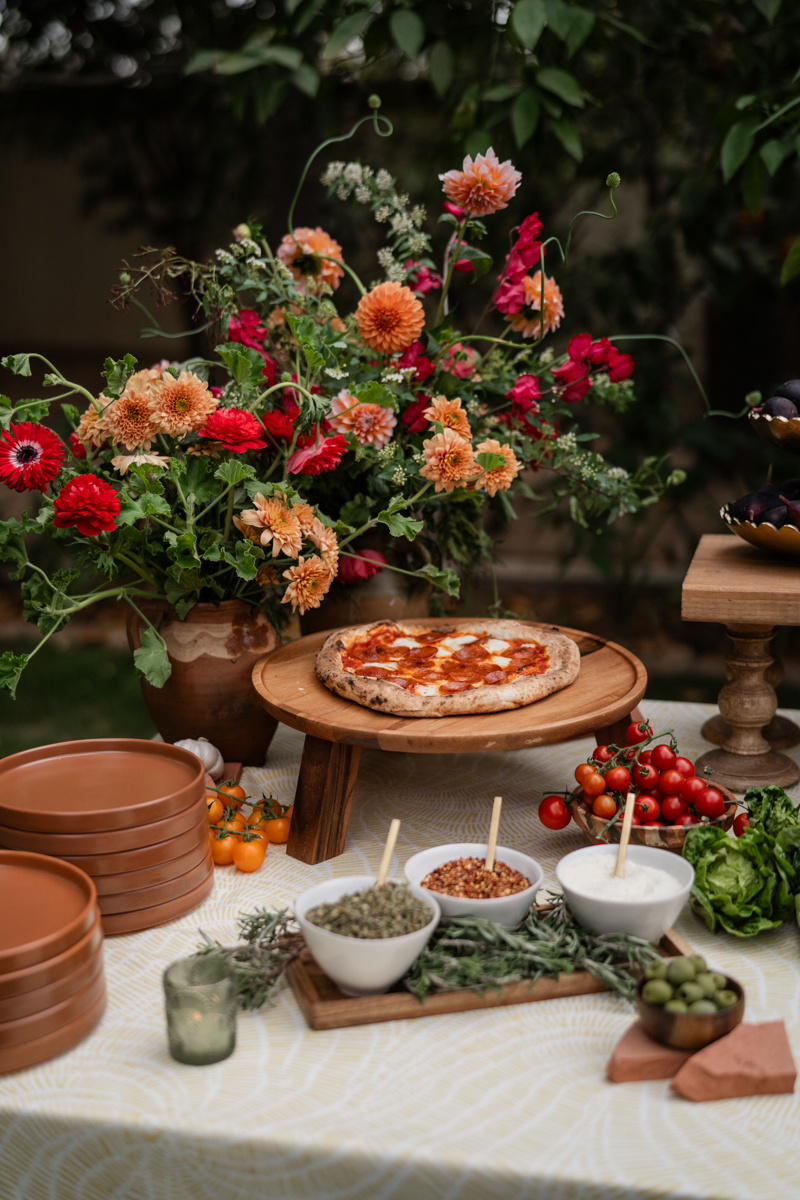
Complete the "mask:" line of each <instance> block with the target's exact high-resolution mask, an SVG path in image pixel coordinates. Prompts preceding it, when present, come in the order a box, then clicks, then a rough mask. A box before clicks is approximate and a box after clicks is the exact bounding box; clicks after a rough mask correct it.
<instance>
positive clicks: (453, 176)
mask: <svg viewBox="0 0 800 1200" xmlns="http://www.w3.org/2000/svg"><path fill="white" fill-rule="evenodd" d="M439 178H440V179H441V180H442V191H443V192H444V193H445V195H446V196H447V197H448V199H450V200H452V201H453V203H454V204H457V205H458V206H459V207H460V208H463V209H464V212H467V213H469V214H470V215H471V216H474V217H486V216H488V215H489V214H490V213H493V212H497V211H498V210H499V209H501V208H507V207H508V202H509V200H510V199H511V197H512V196H513V195H514V192H515V191H516V190H517V188H518V187H519V181H520V179H522V175H521V174H520V173H519V171H515V170H514V168H513V166H512V165H511V160H510V159H509V160H508V161H507V162H504V163H501V162H500V160H499V158H498V157H497V155H496V154H495V152H494V150H493V149H492V148H491V146H490V147H489V149H488V150H487V151H486V154H477V155H476V156H475V161H474V162H473V161H472V159H471V158H470V156H469V155H467V157H466V158H465V159H464V162H463V164H462V170H460V171H447V173H446V174H444V175H440V176H439Z"/></svg>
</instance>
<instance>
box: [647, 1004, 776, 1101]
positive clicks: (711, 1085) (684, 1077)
mask: <svg viewBox="0 0 800 1200" xmlns="http://www.w3.org/2000/svg"><path fill="white" fill-rule="evenodd" d="M796 1078H797V1070H796V1068H795V1065H794V1059H793V1058H792V1051H791V1047H790V1046H789V1039H788V1038H787V1036H786V1029H785V1028H784V1024H783V1021H767V1022H766V1023H765V1024H764V1025H737V1026H736V1028H735V1029H734V1030H732V1031H731V1032H730V1033H729V1034H726V1036H725V1037H723V1038H720V1039H719V1041H716V1042H712V1043H711V1045H710V1046H706V1047H705V1048H704V1049H703V1050H698V1051H697V1053H696V1054H693V1055H692V1057H691V1058H690V1059H689V1061H688V1062H687V1063H686V1065H685V1066H684V1067H681V1069H680V1071H679V1072H678V1074H677V1075H676V1076H675V1078H674V1079H673V1080H672V1083H671V1084H670V1087H671V1088H672V1089H673V1091H676V1092H678V1093H679V1094H680V1095H681V1096H685V1097H686V1099H687V1100H730V1099H733V1098H734V1097H736V1096H766V1095H774V1094H775V1093H780V1092H793V1091H794V1084H795V1079H796Z"/></svg>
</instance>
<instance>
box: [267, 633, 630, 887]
mask: <svg viewBox="0 0 800 1200" xmlns="http://www.w3.org/2000/svg"><path fill="white" fill-rule="evenodd" d="M404 624H418V625H424V626H426V627H432V626H433V627H435V626H436V625H437V624H441V625H448V624H452V622H450V621H447V620H443V619H441V618H437V619H426V620H424V621H407V622H404ZM526 624H529V625H530V628H531V630H532V632H535V630H536V629H537V628H539V629H542V628H548V629H552V628H554V626H542V625H537V624H535V623H532V622H526ZM560 632H561V633H564V634H566V635H567V636H568V637H571V638H572V639H573V641H575V642H576V643H577V645H578V648H579V649H580V652H581V670H580V674H579V675H578V678H577V679H576V680H575V682H574V683H572V684H570V686H569V687H567V688H563V689H562V690H561V691H560V692H555V693H553V695H551V696H546V697H545V698H544V699H543V700H537V701H536V702H535V703H533V704H528V705H526V706H525V707H524V708H515V709H511V710H509V711H506V712H498V713H481V714H476V715H475V716H458V717H439V718H415V717H394V716H390V715H387V714H385V713H377V712H373V711H372V709H369V708H364V707H363V706H362V705H360V704H354V703H353V702H352V701H351V700H344V699H342V697H341V696H336V695H334V693H333V692H329V691H328V689H327V688H326V687H324V686H323V684H321V683H320V681H319V680H318V679H317V676H316V674H315V672H314V663H315V660H316V656H317V651H318V650H319V649H320V647H321V646H322V643H323V642H324V641H325V639H326V637H328V636H329V633H327V632H326V633H317V634H312V635H311V636H310V637H305V638H301V639H300V640H299V641H296V642H290V643H289V644H288V645H286V646H282V647H281V648H280V649H279V650H275V651H274V652H273V653H272V654H269V655H267V656H266V657H265V658H262V659H260V660H259V662H258V663H257V664H256V666H255V667H254V668H253V685H254V687H255V689H256V692H257V693H258V695H259V698H260V700H261V703H262V704H263V705H264V707H265V708H266V709H267V711H268V712H269V713H271V714H272V716H274V717H276V718H277V719H278V720H279V721H282V722H283V723H284V725H289V726H290V727H291V728H292V729H298V730H300V731H301V732H302V733H304V734H305V735H306V740H305V745H304V747H303V757H302V761H301V764H300V777H299V779H298V781H297V791H296V793H295V801H294V803H295V808H294V814H293V816H292V824H291V830H290V833H289V844H288V846H287V852H288V853H289V855H290V856H291V857H292V858H298V859H300V860H301V861H302V862H306V863H318V862H324V861H325V860H326V859H329V858H335V857H336V855H338V854H341V853H342V852H343V851H344V844H345V837H346V835H347V823H348V820H349V817H350V805H351V802H352V798H353V788H354V787H355V782H356V775H357V773H358V760H359V756H360V754H361V750H362V748H364V747H366V748H369V749H373V750H393V751H398V752H401V753H402V752H411V753H416V754H461V753H469V752H484V751H487V750H519V749H522V748H524V747H527V746H544V745H549V744H552V743H553V742H563V741H566V740H567V739H568V738H572V737H579V736H581V735H584V734H587V733H593V734H594V735H595V737H596V738H597V741H598V744H600V743H602V742H609V741H621V739H622V738H623V737H624V734H625V729H626V727H627V725H628V724H629V721H630V714H631V711H632V710H633V709H634V708H635V707H636V705H637V704H638V703H639V701H640V700H641V698H642V696H643V695H644V691H645V687H646V685H647V673H646V671H645V669H644V666H643V665H642V663H641V662H640V661H639V659H638V658H636V657H635V656H634V655H633V654H631V653H629V651H627V650H625V649H623V647H622V646H617V645H615V644H614V643H613V642H605V641H603V640H602V639H601V638H595V637H592V636H591V635H590V634H586V633H581V632H580V631H579V630H574V629H560Z"/></svg>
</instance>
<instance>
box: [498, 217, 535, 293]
mask: <svg viewBox="0 0 800 1200" xmlns="http://www.w3.org/2000/svg"><path fill="white" fill-rule="evenodd" d="M541 232H542V222H541V221H540V220H539V214H538V213H531V215H530V216H529V217H526V218H525V220H524V221H523V222H522V224H521V225H519V226H518V227H517V240H516V242H515V243H514V246H513V248H512V250H511V253H510V254H509V255H508V257H507V258H506V265H505V267H504V268H503V272H502V274H501V275H499V276H498V284H499V287H498V289H497V294H496V295H495V298H494V306H495V308H496V309H497V310H498V312H501V313H506V314H507V315H508V314H512V313H518V312H519V311H520V309H521V308H522V306H523V304H524V303H525V293H524V289H523V284H522V280H523V277H524V275H525V273H526V272H527V271H528V270H530V268H531V267H532V266H534V264H538V263H540V261H541V249H542V243H541V242H540V241H539V240H538V238H539V234H540V233H541Z"/></svg>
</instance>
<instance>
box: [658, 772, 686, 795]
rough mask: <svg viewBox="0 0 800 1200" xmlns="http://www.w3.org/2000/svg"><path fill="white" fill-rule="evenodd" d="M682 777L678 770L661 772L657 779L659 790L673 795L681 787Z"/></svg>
mask: <svg viewBox="0 0 800 1200" xmlns="http://www.w3.org/2000/svg"><path fill="white" fill-rule="evenodd" d="M683 783H684V779H683V775H681V773H680V771H675V770H672V769H670V770H668V771H662V772H661V778H660V779H659V781H658V787H659V791H661V792H663V793H664V795H665V796H675V795H676V794H677V793H678V792H679V791H680V790H681V788H682V787H683Z"/></svg>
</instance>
